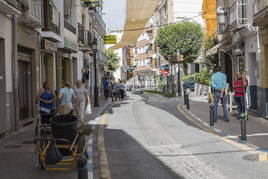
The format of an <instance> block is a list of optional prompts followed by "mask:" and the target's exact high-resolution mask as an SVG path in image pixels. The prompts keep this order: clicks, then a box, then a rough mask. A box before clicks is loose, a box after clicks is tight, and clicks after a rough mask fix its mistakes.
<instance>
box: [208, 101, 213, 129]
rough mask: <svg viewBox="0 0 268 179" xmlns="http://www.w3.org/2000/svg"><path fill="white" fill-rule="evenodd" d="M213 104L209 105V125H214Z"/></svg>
mask: <svg viewBox="0 0 268 179" xmlns="http://www.w3.org/2000/svg"><path fill="white" fill-rule="evenodd" d="M213 109H214V105H213V104H211V105H210V106H209V125H210V126H214V119H213V112H214V110H213Z"/></svg>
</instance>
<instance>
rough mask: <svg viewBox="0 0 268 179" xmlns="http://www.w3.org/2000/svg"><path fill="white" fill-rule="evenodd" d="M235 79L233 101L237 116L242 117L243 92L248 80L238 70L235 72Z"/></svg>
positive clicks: (243, 105) (243, 111)
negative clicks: (235, 105)
mask: <svg viewBox="0 0 268 179" xmlns="http://www.w3.org/2000/svg"><path fill="white" fill-rule="evenodd" d="M236 76H237V79H236V80H235V82H234V91H235V101H236V103H237V110H238V118H242V117H243V115H244V113H245V111H246V109H245V93H246V88H247V86H248V80H247V79H246V78H245V77H243V75H242V74H241V73H240V72H237V73H236Z"/></svg>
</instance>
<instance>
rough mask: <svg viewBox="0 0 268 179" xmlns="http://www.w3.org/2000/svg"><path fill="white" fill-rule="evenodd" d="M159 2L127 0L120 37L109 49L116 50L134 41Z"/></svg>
mask: <svg viewBox="0 0 268 179" xmlns="http://www.w3.org/2000/svg"><path fill="white" fill-rule="evenodd" d="M159 2H160V0H127V5H126V6H127V7H126V20H125V25H124V33H123V36H122V39H121V41H120V42H119V43H118V44H116V45H114V46H112V47H111V48H110V49H112V50H116V49H119V48H122V47H125V46H128V45H131V44H133V43H135V42H136V41H137V39H138V38H139V36H140V35H141V34H142V33H143V31H144V30H143V29H141V28H144V27H145V26H146V24H147V23H148V21H149V19H150V18H151V17H152V15H153V13H154V11H155V9H156V8H157V6H158V4H159ZM130 29H140V30H130Z"/></svg>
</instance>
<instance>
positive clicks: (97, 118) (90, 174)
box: [87, 102, 113, 179]
mask: <svg viewBox="0 0 268 179" xmlns="http://www.w3.org/2000/svg"><path fill="white" fill-rule="evenodd" d="M112 105H113V102H111V103H109V104H107V105H106V106H104V108H103V109H102V110H101V111H100V112H99V113H97V114H96V116H95V119H94V120H92V121H90V122H91V123H90V122H89V123H90V124H91V125H93V126H94V127H93V130H94V128H95V126H98V124H99V121H100V116H101V115H103V114H104V113H105V112H106V111H107V110H108V109H109V108H110V107H111V106H112ZM93 133H94V132H93ZM93 133H92V134H91V135H90V136H89V138H88V152H87V154H88V156H89V159H88V162H87V170H88V179H93V178H94V177H93V171H94V168H93V158H94V154H93ZM97 135H99V132H97ZM97 140H98V139H97Z"/></svg>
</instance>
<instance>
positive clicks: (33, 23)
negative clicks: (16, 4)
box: [18, 0, 43, 28]
mask: <svg viewBox="0 0 268 179" xmlns="http://www.w3.org/2000/svg"><path fill="white" fill-rule="evenodd" d="M42 7H43V5H42V1H41V0H32V1H31V3H30V6H29V8H27V9H23V8H22V11H21V12H22V13H21V16H19V18H18V22H20V23H23V24H25V25H27V26H30V27H32V28H37V27H42V24H43V22H42V20H43V18H42V16H43V15H42Z"/></svg>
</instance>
